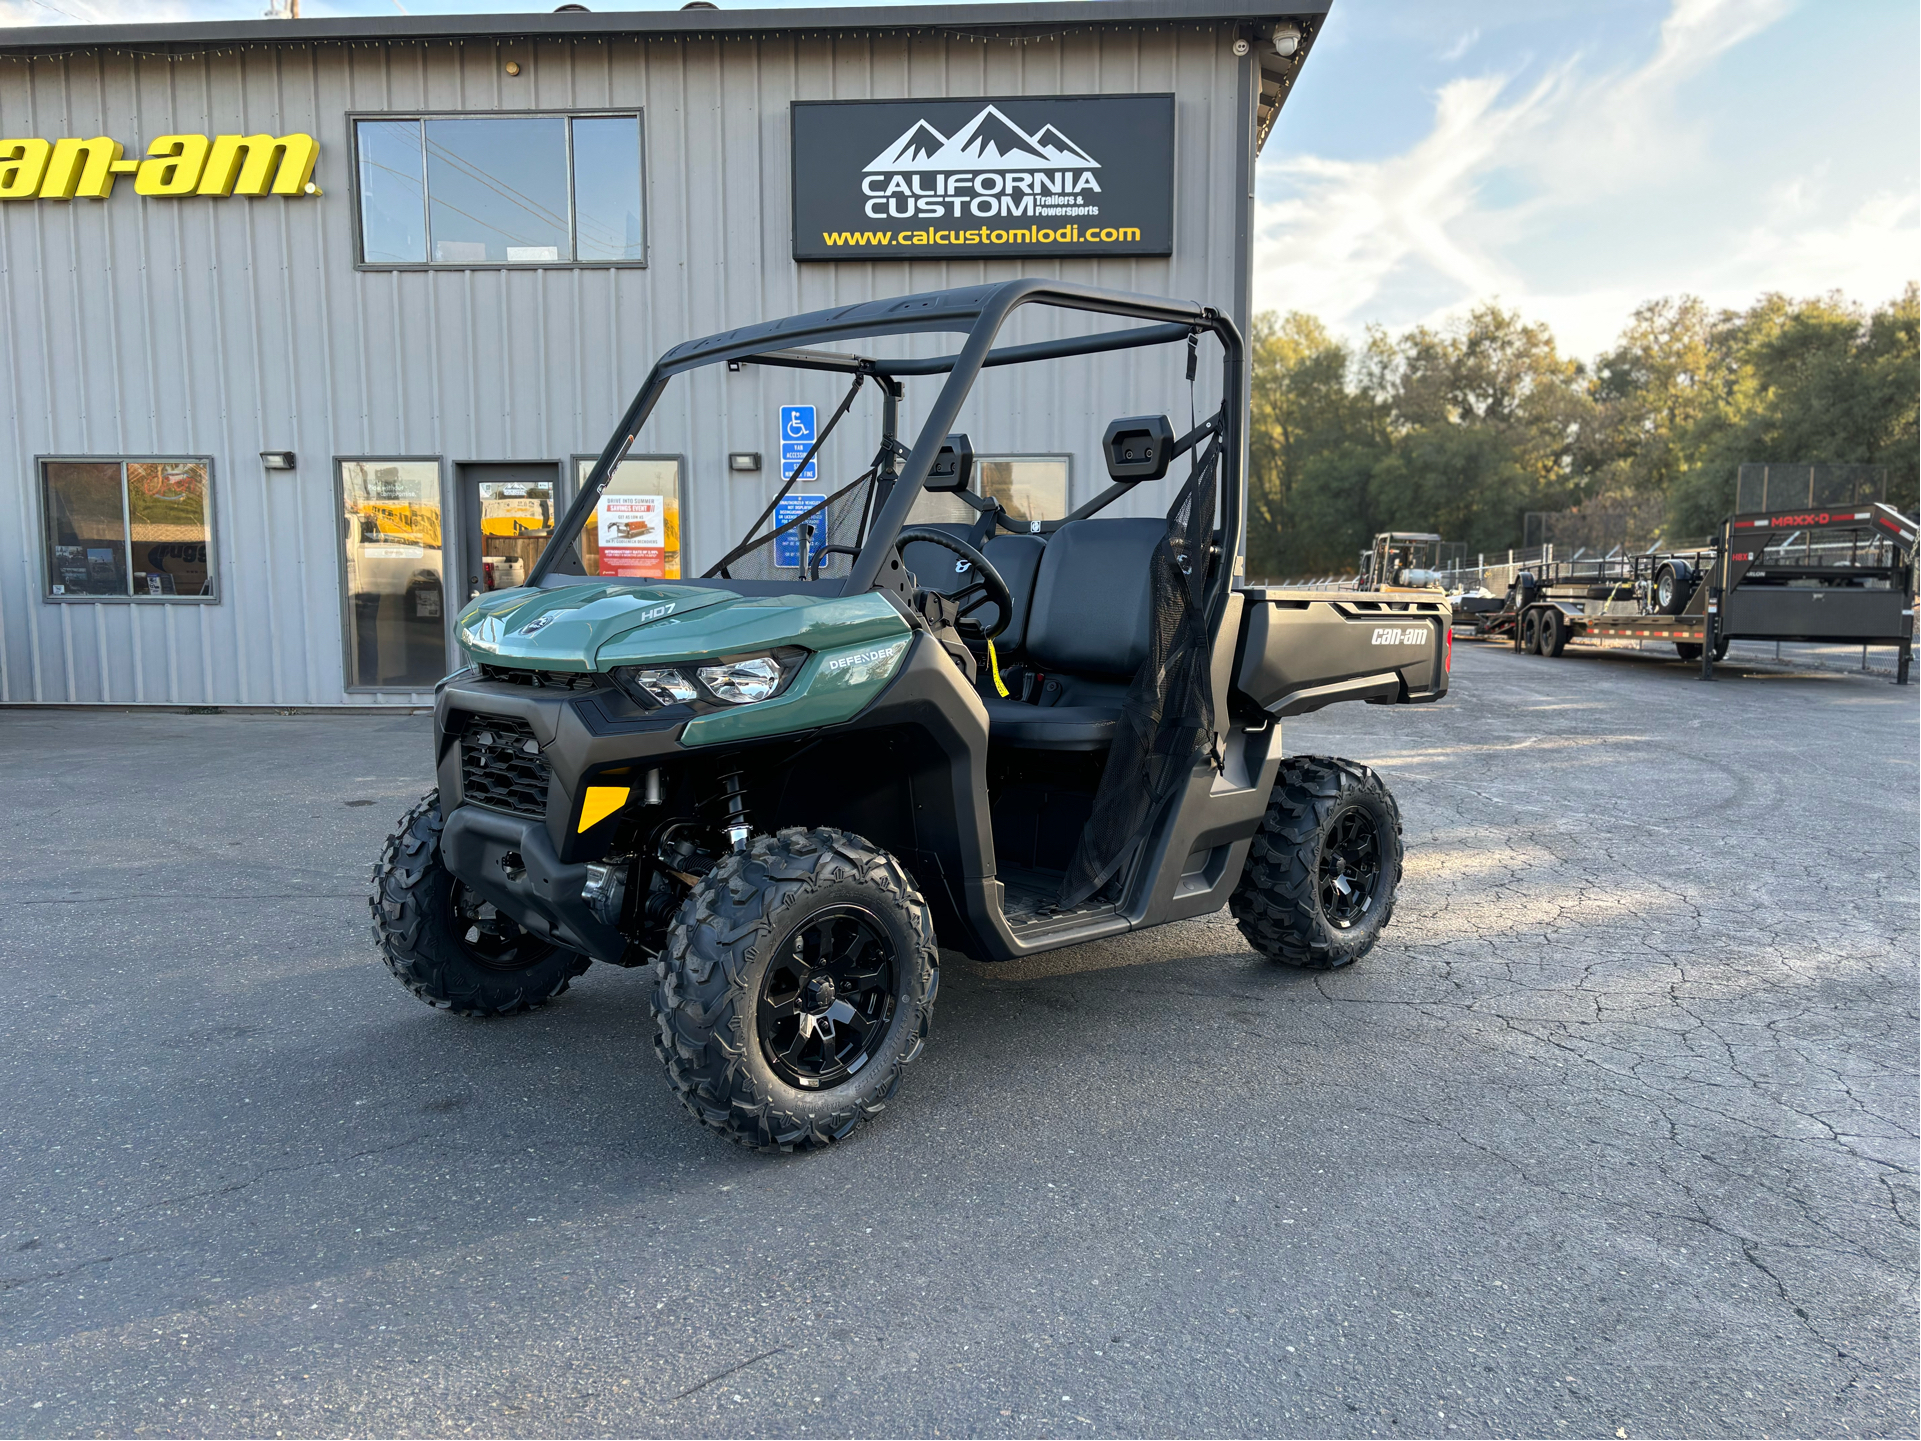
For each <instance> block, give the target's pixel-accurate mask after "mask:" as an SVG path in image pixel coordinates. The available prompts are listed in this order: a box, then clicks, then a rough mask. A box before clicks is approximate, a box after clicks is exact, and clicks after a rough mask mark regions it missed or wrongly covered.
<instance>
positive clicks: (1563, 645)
mask: <svg viewBox="0 0 1921 1441" xmlns="http://www.w3.org/2000/svg"><path fill="white" fill-rule="evenodd" d="M1567 638H1568V624H1567V617H1566V616H1564V615H1562V614H1561V612H1559V611H1558V610H1556V609H1554V607H1553V606H1549V607H1547V608H1546V609H1545V610H1543V611H1542V612H1541V637H1540V647H1541V654H1542V655H1549V656H1554V655H1559V654H1560V653H1561V652H1562V651H1564V650H1566V649H1567Z"/></svg>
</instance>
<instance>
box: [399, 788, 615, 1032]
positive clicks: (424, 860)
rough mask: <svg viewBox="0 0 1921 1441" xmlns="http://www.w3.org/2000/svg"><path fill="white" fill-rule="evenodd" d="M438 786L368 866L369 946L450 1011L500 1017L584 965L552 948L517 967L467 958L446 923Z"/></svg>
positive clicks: (545, 996)
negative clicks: (503, 968)
mask: <svg viewBox="0 0 1921 1441" xmlns="http://www.w3.org/2000/svg"><path fill="white" fill-rule="evenodd" d="M440 829H441V815H440V792H439V791H438V790H433V791H429V792H428V793H427V795H426V796H425V797H424V798H423V799H422V800H421V801H420V803H419V804H418V805H416V806H415V807H414V808H413V809H412V810H410V811H408V812H407V814H406V815H405V816H403V817H402V818H401V821H400V824H399V825H398V826H397V827H395V829H394V832H393V834H392V835H390V836H388V837H387V843H386V845H385V846H383V847H382V848H381V852H380V859H379V860H378V861H377V862H376V863H375V865H374V872H373V877H372V880H373V892H372V894H371V895H370V896H369V897H368V898H367V902H368V908H369V910H370V911H371V912H372V914H373V935H374V944H375V945H376V946H377V947H379V949H380V957H381V959H382V960H383V961H385V962H386V963H387V969H388V970H390V971H392V972H393V973H394V977H395V979H397V980H398V981H399V982H400V983H401V984H402V985H403V986H405V987H406V988H407V989H408V990H410V991H412V992H413V993H414V995H416V996H418V997H419V998H420V999H421V1000H423V1001H425V1002H426V1003H427V1004H428V1005H430V1006H433V1007H434V1008H435V1009H437V1010H443V1011H452V1012H453V1013H454V1014H455V1015H457V1016H508V1015H515V1014H518V1013H520V1012H523V1011H531V1010H535V1009H537V1008H538V1007H541V1006H544V1005H546V1004H547V1002H549V1001H551V1000H553V999H554V997H556V996H558V995H559V994H560V993H561V992H563V991H565V990H566V989H567V987H568V986H570V985H572V984H573V980H574V977H576V976H578V975H580V974H581V972H583V971H585V970H586V969H587V967H588V966H589V965H591V964H592V960H591V958H589V957H587V956H584V955H582V954H580V953H579V952H578V951H569V950H565V949H560V948H555V949H554V950H552V951H550V952H549V953H548V954H547V955H545V956H543V957H542V958H541V959H540V960H539V961H536V962H535V963H534V964H533V965H531V966H529V967H528V968H527V969H526V970H525V971H523V972H518V973H503V972H487V971H484V970H482V969H481V968H479V967H478V966H476V965H475V964H474V963H473V962H472V961H471V960H469V959H467V958H466V956H465V954H464V952H463V950H462V948H461V945H460V942H459V940H458V939H457V938H456V937H455V936H454V935H453V934H452V932H451V929H450V928H449V926H448V925H447V922H446V917H445V910H444V906H443V905H442V899H443V896H442V892H441V891H440V889H439V887H440V886H441V885H442V884H446V885H451V884H452V877H451V876H449V875H448V873H447V870H446V867H445V865H444V864H443V863H442V861H441V859H440Z"/></svg>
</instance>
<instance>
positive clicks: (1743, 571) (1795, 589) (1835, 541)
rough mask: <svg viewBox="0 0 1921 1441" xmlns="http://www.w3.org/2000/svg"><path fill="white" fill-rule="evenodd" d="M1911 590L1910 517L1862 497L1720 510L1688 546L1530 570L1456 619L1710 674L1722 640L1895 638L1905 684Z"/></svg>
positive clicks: (1531, 643)
mask: <svg viewBox="0 0 1921 1441" xmlns="http://www.w3.org/2000/svg"><path fill="white" fill-rule="evenodd" d="M1914 591H1915V524H1914V522H1913V521H1911V520H1909V519H1908V518H1907V517H1906V516H1904V515H1902V514H1900V512H1898V511H1896V510H1894V509H1892V508H1891V507H1889V506H1887V505H1883V504H1881V503H1879V502H1872V501H1870V502H1862V503H1859V504H1848V505H1831V506H1794V507H1784V508H1781V509H1777V510H1766V511H1751V512H1744V513H1741V514H1736V515H1731V516H1729V517H1728V518H1727V519H1726V520H1725V521H1723V522H1722V525H1721V530H1720V533H1719V534H1718V535H1717V536H1716V537H1715V538H1714V540H1713V542H1712V543H1711V544H1709V545H1706V546H1702V547H1699V548H1695V549H1690V550H1658V551H1652V552H1649V553H1647V554H1643V555H1621V556H1613V557H1609V558H1605V559H1597V560H1586V561H1557V562H1548V563H1545V564H1541V565H1537V566H1531V567H1528V568H1526V569H1523V570H1521V571H1520V572H1518V573H1517V574H1516V576H1515V578H1514V580H1513V582H1512V584H1510V585H1509V587H1508V591H1507V594H1506V596H1505V597H1504V598H1503V599H1502V600H1501V602H1500V603H1499V604H1498V606H1496V605H1491V604H1490V603H1489V602H1486V601H1482V602H1480V603H1479V604H1478V605H1475V604H1470V605H1468V606H1466V607H1464V608H1462V610H1461V614H1460V615H1459V616H1458V617H1457V619H1458V620H1459V621H1460V623H1461V624H1462V625H1463V626H1464V627H1467V626H1471V627H1472V628H1473V633H1474V634H1478V635H1485V636H1504V637H1507V638H1508V639H1510V640H1512V642H1513V644H1514V648H1515V649H1516V650H1518V651H1523V652H1527V653H1530V654H1534V655H1549V656H1558V655H1560V654H1561V653H1562V652H1563V651H1564V650H1565V649H1566V647H1567V643H1568V642H1569V641H1570V640H1573V639H1576V638H1586V639H1591V640H1656V641H1667V642H1669V643H1671V644H1672V645H1673V646H1674V649H1675V652H1676V653H1677V654H1678V655H1679V656H1680V657H1681V659H1682V660H1686V661H1695V660H1698V661H1700V662H1701V668H1702V669H1701V673H1702V674H1703V675H1704V676H1710V677H1711V676H1712V675H1713V673H1714V662H1715V661H1717V660H1719V659H1721V658H1722V657H1723V656H1724V655H1726V654H1727V648H1728V644H1729V642H1730V641H1736V640H1761V641H1769V640H1774V641H1817V642H1830V643H1835V642H1839V643H1845V644H1850V645H1886V646H1893V647H1894V649H1895V656H1896V663H1895V680H1896V683H1897V684H1900V685H1906V684H1907V682H1908V670H1909V664H1910V661H1911V658H1912V654H1913V647H1914Z"/></svg>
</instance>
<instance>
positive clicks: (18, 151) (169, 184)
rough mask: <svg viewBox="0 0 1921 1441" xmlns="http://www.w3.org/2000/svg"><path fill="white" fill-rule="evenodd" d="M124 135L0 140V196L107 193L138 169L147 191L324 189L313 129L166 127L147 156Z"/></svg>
mask: <svg viewBox="0 0 1921 1441" xmlns="http://www.w3.org/2000/svg"><path fill="white" fill-rule="evenodd" d="M124 153H125V149H124V147H123V146H122V145H121V144H120V142H119V141H118V140H114V139H112V138H110V137H108V136H105V135H96V136H94V137H93V139H91V140H74V139H67V140H0V200H105V199H106V198H107V197H108V196H109V195H111V194H113V182H114V181H115V180H117V179H119V178H120V177H121V176H122V175H131V176H133V188H134V189H135V190H136V191H138V192H139V193H140V194H142V195H155V196H184V195H318V194H319V193H320V187H319V186H317V185H315V184H314V183H313V168H314V162H315V161H316V160H318V159H319V158H320V145H319V142H317V141H316V140H315V139H314V138H313V136H311V135H266V134H261V135H216V136H214V137H213V138H212V139H209V138H208V137H207V136H205V135H162V136H160V137H159V138H158V139H157V140H155V141H154V142H153V144H151V145H149V146H148V147H147V158H146V159H145V160H123V159H121V156H122V155H123V154H124Z"/></svg>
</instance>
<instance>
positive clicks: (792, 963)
mask: <svg viewBox="0 0 1921 1441" xmlns="http://www.w3.org/2000/svg"><path fill="white" fill-rule="evenodd" d="M937 958H938V952H937V951H936V950H935V944H934V926H933V922H932V921H931V920H930V919H929V917H928V913H927V904H926V902H925V901H923V900H922V899H921V895H920V892H919V891H917V890H916V889H915V888H914V882H913V879H912V877H910V876H909V875H908V874H907V872H906V870H905V869H904V868H903V867H902V866H901V865H900V863H899V862H898V861H896V860H895V859H894V858H893V857H892V856H890V855H888V854H887V852H886V851H883V850H881V849H880V848H879V847H877V846H874V845H871V844H869V843H868V842H867V841H864V840H862V839H861V838H860V837H859V836H856V835H850V834H849V833H848V832H846V831H840V830H830V829H827V828H825V827H823V828H821V829H818V830H803V829H801V828H800V827H798V826H796V827H793V828H791V829H789V830H783V831H781V832H779V833H778V834H777V835H771V836H766V835H763V836H755V837H754V839H753V841H752V842H751V843H749V845H748V847H747V849H746V851H745V852H743V853H740V854H736V855H730V856H728V857H727V858H726V859H725V860H723V861H721V863H720V864H719V865H717V866H715V867H714V868H713V869H712V870H711V871H709V872H708V873H707V874H706V875H705V876H702V877H701V878H700V881H699V882H698V883H697V884H696V885H695V886H694V888H693V889H692V890H691V891H690V892H689V893H688V896H687V899H686V901H685V902H683V903H682V905H681V908H680V914H679V916H678V917H677V918H676V919H675V921H674V926H673V929H672V931H670V932H669V934H668V939H667V948H666V949H665V950H664V951H662V952H661V955H660V959H659V960H658V961H657V962H655V965H654V994H653V1013H654V1022H655V1035H654V1050H655V1052H656V1053H657V1054H658V1055H659V1056H660V1059H661V1061H662V1062H663V1063H664V1064H665V1066H666V1068H667V1079H668V1083H669V1084H670V1085H671V1086H672V1087H673V1089H674V1091H675V1093H676V1094H677V1095H678V1096H679V1097H680V1101H681V1104H682V1105H684V1106H686V1107H687V1109H688V1110H689V1111H690V1112H692V1113H693V1116H694V1119H695V1120H697V1121H699V1122H700V1123H701V1124H702V1125H703V1126H706V1127H708V1128H709V1129H711V1130H715V1131H718V1132H720V1133H721V1134H722V1135H723V1136H726V1137H727V1138H728V1139H729V1140H731V1141H734V1142H737V1143H738V1144H740V1145H743V1146H747V1147H751V1148H753V1149H755V1150H763V1151H772V1150H780V1151H804V1150H810V1149H812V1148H814V1147H817V1146H825V1145H829V1144H831V1143H832V1142H835V1141H838V1140H840V1139H842V1138H843V1137H845V1136H846V1135H847V1134H848V1133H849V1132H851V1131H852V1130H853V1129H854V1128H855V1127H856V1126H858V1125H859V1124H860V1123H861V1122H862V1121H863V1120H865V1119H866V1118H868V1117H869V1116H873V1115H876V1114H878V1113H879V1112H880V1111H882V1110H884V1109H885V1108H886V1106H887V1102H888V1101H889V1100H890V1099H891V1098H892V1096H893V1094H894V1092H895V1091H896V1090H897V1089H898V1088H899V1086H900V1082H901V1071H902V1068H903V1067H905V1066H906V1065H907V1064H908V1062H910V1061H912V1060H913V1059H914V1058H915V1057H916V1056H918V1055H920V1053H921V1048H922V1046H923V1045H924V1044H925V1043H926V1040H927V1031H928V1027H929V1025H930V1024H931V1022H932V1019H933V1011H934V993H935V990H936V989H937V987H938V982H939V972H938V970H937V969H936V966H937V963H938V960H937Z"/></svg>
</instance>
